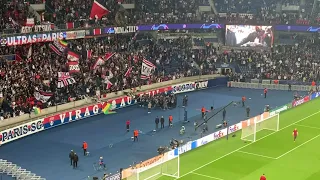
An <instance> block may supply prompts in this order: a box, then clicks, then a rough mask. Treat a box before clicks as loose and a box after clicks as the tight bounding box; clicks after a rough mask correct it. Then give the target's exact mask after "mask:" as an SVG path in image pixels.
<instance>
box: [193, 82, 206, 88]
mask: <svg viewBox="0 0 320 180" xmlns="http://www.w3.org/2000/svg"><path fill="white" fill-rule="evenodd" d="M208 82H209V81H198V82H195V85H196V89H205V88H207V87H208Z"/></svg>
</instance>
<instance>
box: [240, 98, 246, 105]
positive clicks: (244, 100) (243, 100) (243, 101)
mask: <svg viewBox="0 0 320 180" xmlns="http://www.w3.org/2000/svg"><path fill="white" fill-rule="evenodd" d="M241 100H242V107H244V103H245V102H246V97H245V96H242V98H241Z"/></svg>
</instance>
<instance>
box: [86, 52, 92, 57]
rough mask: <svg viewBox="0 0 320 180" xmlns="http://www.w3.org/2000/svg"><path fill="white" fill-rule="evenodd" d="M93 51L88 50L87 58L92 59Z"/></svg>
mask: <svg viewBox="0 0 320 180" xmlns="http://www.w3.org/2000/svg"><path fill="white" fill-rule="evenodd" d="M91 55H92V51H91V50H87V59H91Z"/></svg>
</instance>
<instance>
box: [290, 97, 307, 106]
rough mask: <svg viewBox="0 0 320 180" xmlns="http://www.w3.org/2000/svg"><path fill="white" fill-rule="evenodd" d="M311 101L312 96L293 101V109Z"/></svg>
mask: <svg viewBox="0 0 320 180" xmlns="http://www.w3.org/2000/svg"><path fill="white" fill-rule="evenodd" d="M309 100H310V96H305V97H303V98H302V99H299V100H295V101H292V107H296V106H299V105H301V104H303V103H305V102H308V101H309Z"/></svg>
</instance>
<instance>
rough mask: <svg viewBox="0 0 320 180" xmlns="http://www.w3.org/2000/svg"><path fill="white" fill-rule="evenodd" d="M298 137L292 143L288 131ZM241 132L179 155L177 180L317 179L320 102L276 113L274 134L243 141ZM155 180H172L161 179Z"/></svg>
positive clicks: (264, 133)
mask: <svg viewBox="0 0 320 180" xmlns="http://www.w3.org/2000/svg"><path fill="white" fill-rule="evenodd" d="M295 128H297V129H298V132H299V136H298V138H297V141H296V142H294V141H293V137H292V131H293V130H294V129H295ZM240 137H241V131H238V132H236V137H231V136H229V140H227V139H226V138H222V139H220V140H217V141H214V142H212V143H209V144H207V145H205V146H202V147H200V148H198V149H195V150H192V151H189V152H187V153H185V154H182V155H181V156H180V178H178V179H180V180H209V179H213V180H258V179H259V177H260V176H261V175H262V174H265V175H266V177H267V179H268V180H289V179H290V180H319V179H320V166H319V165H320V100H319V99H317V100H314V101H310V102H308V103H306V104H303V105H300V106H299V107H296V108H292V109H290V110H287V111H285V112H282V113H280V129H279V131H277V132H274V131H268V130H263V131H260V132H258V133H257V141H256V142H254V143H251V142H244V141H242V140H241V139H240ZM157 179H159V180H173V179H175V178H172V177H167V176H162V177H160V178H157Z"/></svg>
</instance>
